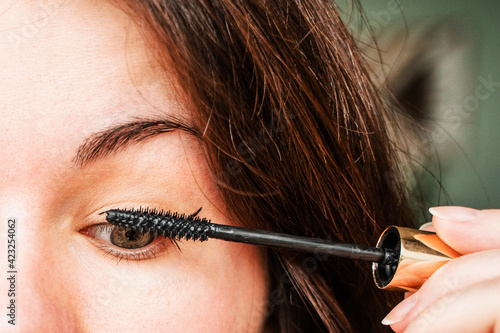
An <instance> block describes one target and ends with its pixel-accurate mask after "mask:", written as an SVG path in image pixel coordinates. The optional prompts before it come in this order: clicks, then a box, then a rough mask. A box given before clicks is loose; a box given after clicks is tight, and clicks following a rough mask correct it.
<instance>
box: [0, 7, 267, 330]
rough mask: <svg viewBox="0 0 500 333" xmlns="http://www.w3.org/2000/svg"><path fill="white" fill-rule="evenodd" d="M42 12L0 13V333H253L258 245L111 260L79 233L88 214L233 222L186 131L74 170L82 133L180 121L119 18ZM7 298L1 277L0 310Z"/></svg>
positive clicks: (260, 315)
mask: <svg viewBox="0 0 500 333" xmlns="http://www.w3.org/2000/svg"><path fill="white" fill-rule="evenodd" d="M46 3H47V4H48V5H47V6H46V7H43V6H42V5H40V2H35V1H15V2H13V1H10V2H9V3H3V4H1V5H0V13H2V16H1V17H2V19H1V20H0V48H1V51H0V81H1V83H0V86H1V87H2V89H1V90H0V103H1V108H0V112H1V119H2V121H1V122H0V126H1V129H0V131H1V132H2V133H3V134H4V135H2V136H0V147H2V155H1V156H2V157H1V158H2V163H0V188H1V191H0V215H1V217H0V219H1V221H2V223H1V224H0V225H1V227H0V228H1V229H0V230H1V234H2V240H1V242H0V243H1V244H4V246H3V248H2V260H1V262H2V264H1V265H2V271H3V272H6V271H7V270H8V268H7V263H6V260H5V259H6V245H5V244H6V234H7V223H6V221H7V220H8V219H9V218H11V217H15V218H16V219H17V230H16V237H17V247H16V250H17V257H16V266H17V269H18V274H17V280H16V283H17V290H16V291H17V294H16V309H17V319H16V326H12V325H9V324H8V323H7V319H6V317H5V315H3V319H2V320H0V331H2V332H13V331H16V332H21V331H22V332H35V331H36V332H115V331H116V332H139V331H140V332H155V331H160V332H201V331H203V332H260V331H262V329H263V323H264V320H265V317H266V308H265V304H266V302H265V301H266V295H267V294H268V289H269V288H268V282H267V273H266V271H265V269H264V267H265V261H264V259H263V255H262V253H261V251H260V250H259V249H258V248H256V247H252V246H248V245H242V244H235V243H229V242H223V241H217V240H210V241H207V242H204V243H199V242H197V243H193V242H181V243H179V245H180V248H181V250H182V252H180V251H179V250H177V249H176V247H175V246H173V245H172V244H171V243H170V242H169V241H165V242H164V246H160V245H158V244H159V243H155V244H156V246H155V248H156V250H158V251H157V252H156V253H155V258H152V259H149V258H143V260H133V259H131V258H129V259H126V258H123V259H122V260H119V259H118V258H117V257H115V256H114V255H112V254H108V253H107V252H106V250H105V249H103V248H102V246H104V245H105V243H104V242H103V241H99V240H98V239H96V238H94V237H92V232H89V230H91V229H89V228H92V226H95V225H96V224H100V223H104V222H105V220H104V216H102V215H98V213H100V212H102V211H103V210H106V209H111V208H139V206H142V207H150V208H162V209H167V210H169V209H170V210H174V211H178V212H181V213H187V214H191V213H193V212H195V211H196V210H197V209H198V208H200V207H203V209H202V211H201V213H200V216H202V217H206V218H209V219H211V220H212V221H214V222H217V223H220V224H235V222H234V221H231V220H230V219H229V218H228V217H227V213H226V210H225V207H224V204H223V202H222V200H221V198H220V197H219V194H218V191H217V187H216V183H215V181H214V179H213V177H212V174H211V173H210V171H209V169H208V168H207V165H206V163H205V160H204V158H203V155H202V154H201V149H200V141H199V140H198V139H197V138H195V137H194V136H193V135H190V134H188V133H185V132H180V131H175V132H172V133H169V134H163V135H160V136H158V137H155V138H153V139H150V140H146V141H144V142H142V143H140V144H133V145H129V146H128V147H127V148H125V149H121V150H120V151H118V152H117V153H116V154H113V155H110V156H107V157H105V158H103V159H100V160H97V161H95V162H92V163H89V164H87V165H86V166H85V167H83V168H81V167H79V166H78V165H76V164H75V163H74V161H73V160H72V159H73V158H74V156H75V153H76V150H77V149H78V147H79V146H80V145H81V144H82V141H83V140H85V139H86V138H87V137H88V136H90V135H92V133H96V132H99V131H102V130H104V129H107V128H109V127H110V126H113V125H116V124H122V123H125V122H127V121H131V120H134V119H135V118H136V117H150V116H163V115H171V116H172V115H173V116H177V117H182V118H184V119H186V120H187V121H189V119H190V117H192V115H191V113H190V112H189V110H188V109H187V107H186V105H185V103H183V100H182V98H180V97H179V96H181V95H180V93H179V92H178V90H177V89H176V88H177V86H176V83H175V81H174V80H173V79H172V77H173V76H172V75H171V74H170V73H169V72H168V71H165V70H163V69H159V66H158V64H156V63H155V61H154V60H153V57H152V56H151V55H150V53H149V50H148V48H147V47H146V45H145V43H144V41H143V38H142V37H141V34H140V33H139V31H138V28H137V26H136V25H135V24H134V23H133V21H132V20H131V19H130V18H129V17H128V16H126V15H125V14H124V13H123V12H122V11H120V10H119V9H117V8H115V7H113V6H111V5H109V4H106V3H105V2H104V1H86V0H82V1H79V0H68V1H66V2H65V3H64V4H61V6H60V8H56V7H58V6H57V5H58V1H55V0H54V1H52V2H51V1H47V2H46ZM59 3H62V1H59ZM31 22H37V24H38V25H33V24H31ZM30 24H31V25H33V26H34V27H35V28H36V29H33V31H34V32H33V33H31V34H28V33H27V31H28V30H27V27H30ZM23 29H24V30H23ZM28 32H29V31H28ZM108 246H110V245H108ZM115 250H117V249H116V248H115ZM149 256H152V255H151V253H149ZM8 289H9V284H8V281H7V280H6V279H5V278H2V279H0V290H2V292H1V293H0V303H1V304H2V306H6V304H8V302H9V299H8V298H7V295H6V294H7V292H6V290H8ZM4 312H6V310H5V308H4Z"/></svg>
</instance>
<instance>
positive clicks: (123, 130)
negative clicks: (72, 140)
mask: <svg viewBox="0 0 500 333" xmlns="http://www.w3.org/2000/svg"><path fill="white" fill-rule="evenodd" d="M176 130H181V131H185V132H187V133H190V134H193V135H195V136H196V137H198V138H200V139H201V135H200V133H199V131H198V130H197V129H196V128H194V126H192V125H191V124H189V123H188V122H187V121H185V120H182V119H179V118H176V117H171V116H170V117H168V118H165V119H144V120H141V119H138V120H134V121H131V122H128V123H125V124H121V125H117V126H114V127H111V128H108V129H105V130H103V131H100V132H98V133H94V134H91V135H90V136H89V137H87V138H86V139H85V140H84V142H83V143H82V144H81V145H80V146H79V147H78V150H77V153H76V155H75V157H74V158H73V162H74V163H76V164H77V165H78V166H79V167H80V168H83V167H85V166H86V165H87V164H89V163H92V162H95V161H97V160H99V159H101V158H104V157H107V156H109V155H111V154H113V153H115V152H117V151H118V150H120V149H123V148H125V147H127V146H129V145H130V144H134V143H139V142H142V141H145V140H147V139H151V138H153V137H156V136H158V135H162V134H165V133H171V132H173V131H176Z"/></svg>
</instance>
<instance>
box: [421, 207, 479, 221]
mask: <svg viewBox="0 0 500 333" xmlns="http://www.w3.org/2000/svg"><path fill="white" fill-rule="evenodd" d="M479 212H480V211H479V210H477V209H474V208H469V207H460V206H441V207H431V208H429V213H431V214H432V216H434V217H437V218H440V219H442V220H447V221H458V222H466V221H471V220H473V219H475V218H476V217H477V215H478V214H479Z"/></svg>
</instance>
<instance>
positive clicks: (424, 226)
mask: <svg viewBox="0 0 500 333" xmlns="http://www.w3.org/2000/svg"><path fill="white" fill-rule="evenodd" d="M431 209H432V208H431ZM418 230H424V231H432V232H436V230H435V229H434V225H433V224H432V222H427V223H424V224H422V225H421V226H420V228H418Z"/></svg>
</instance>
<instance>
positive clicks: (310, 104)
mask: <svg viewBox="0 0 500 333" xmlns="http://www.w3.org/2000/svg"><path fill="white" fill-rule="evenodd" d="M128 5H129V6H130V7H129V9H131V11H130V14H131V15H135V16H136V18H137V19H140V20H141V22H142V23H147V24H148V25H149V28H150V29H149V28H148V30H150V31H151V32H153V34H154V38H155V40H156V42H159V44H157V45H156V46H158V45H159V46H158V47H157V55H158V56H159V57H161V58H163V59H164V60H165V61H167V62H168V63H169V64H170V68H172V69H173V70H174V71H175V74H176V76H177V79H178V82H179V84H180V85H181V87H182V89H183V91H185V92H186V93H187V94H188V96H189V100H190V102H191V103H192V106H193V109H194V110H195V115H196V122H197V123H196V125H197V127H198V128H199V129H200V135H201V136H202V139H203V142H204V145H205V148H206V153H207V160H208V161H209V164H210V166H211V168H212V170H213V172H214V175H215V177H216V179H217V181H218V182H219V185H220V192H221V195H222V197H223V199H224V201H225V203H226V205H227V207H228V210H229V212H230V214H231V217H232V218H233V219H235V220H237V221H239V223H241V224H242V225H245V226H248V227H253V228H261V229H266V230H273V231H278V232H284V233H288V234H294V235H301V236H307V237H320V238H327V239H332V240H336V241H342V242H350V243H358V244H363V245H373V244H374V243H375V242H376V239H377V238H378V235H380V233H381V232H382V230H383V229H384V228H385V227H387V226H388V225H390V224H398V225H405V224H408V223H409V221H411V220H412V216H411V213H410V211H409V209H408V206H407V203H406V200H405V194H404V189H403V188H402V186H401V183H400V182H397V181H394V180H395V179H398V176H397V175H399V170H398V166H397V163H396V162H395V156H396V154H395V152H394V151H395V149H394V147H393V144H392V143H391V140H390V137H389V134H388V127H387V126H388V125H387V124H388V121H387V120H388V119H390V117H389V114H388V112H386V109H385V108H384V106H383V103H382V102H381V100H380V97H379V96H378V93H377V91H376V89H375V88H374V86H373V84H372V83H371V81H370V80H369V78H368V75H367V73H366V70H365V66H364V64H363V61H362V58H361V56H360V54H359V52H358V50H357V48H356V45H355V42H354V41H353V38H352V36H351V35H350V34H349V32H348V30H347V29H346V27H345V25H344V23H343V22H342V20H341V18H340V16H339V14H338V10H337V9H336V7H335V5H334V4H333V3H332V2H331V1H329V0H323V1H321V0H275V1H269V0H268V1H265V0H248V1H241V0H211V1H208V0H197V1H191V0H186V1H181V0H173V1H167V0H164V1H162V0H142V1H129V2H128ZM395 175H396V176H395ZM267 253H268V258H269V260H268V262H269V274H270V278H271V284H272V285H271V293H270V295H269V311H268V325H269V327H270V328H272V329H273V330H275V331H279V332H325V331H328V332H382V331H385V330H387V329H386V328H383V327H382V325H381V324H380V320H381V319H382V318H383V316H384V315H385V314H386V313H387V312H388V311H389V309H390V307H391V306H394V305H395V302H396V301H397V300H399V299H400V297H401V295H399V294H394V293H389V292H384V291H379V290H377V289H376V287H375V286H374V284H373V282H372V281H371V270H370V266H369V264H368V263H363V262H356V261H350V260H344V259H337V258H328V259H327V258H324V257H321V256H315V255H305V254H298V253H289V252H287V251H275V250H268V252H267Z"/></svg>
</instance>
